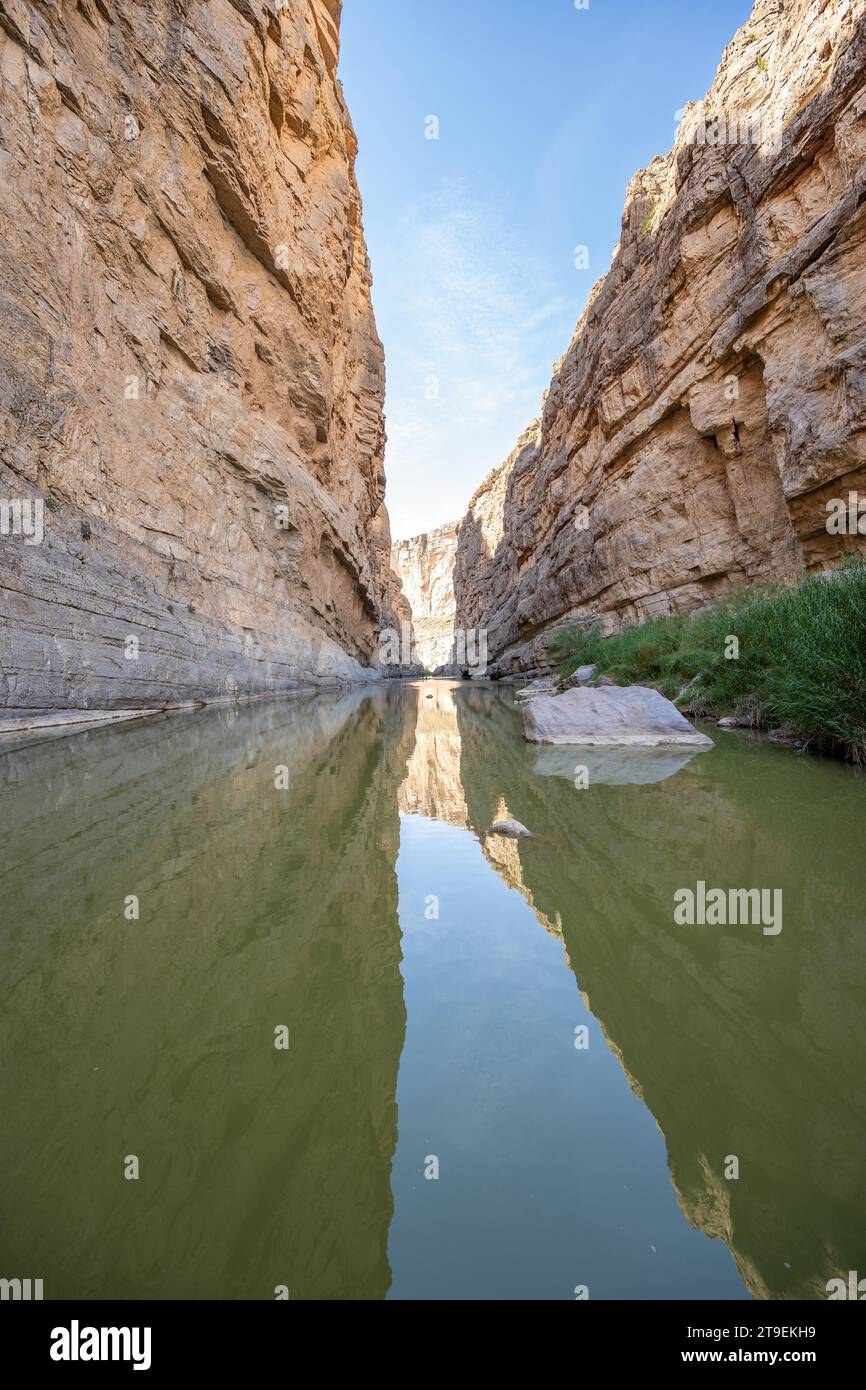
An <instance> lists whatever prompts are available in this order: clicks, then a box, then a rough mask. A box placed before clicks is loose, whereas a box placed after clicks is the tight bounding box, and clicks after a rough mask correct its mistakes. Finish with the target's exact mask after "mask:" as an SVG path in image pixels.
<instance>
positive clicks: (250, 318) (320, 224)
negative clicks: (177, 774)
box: [0, 0, 400, 712]
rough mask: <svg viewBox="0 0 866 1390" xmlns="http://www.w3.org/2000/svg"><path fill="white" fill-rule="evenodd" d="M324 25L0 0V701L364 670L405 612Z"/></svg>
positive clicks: (332, 2)
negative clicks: (392, 565)
mask: <svg viewBox="0 0 866 1390" xmlns="http://www.w3.org/2000/svg"><path fill="white" fill-rule="evenodd" d="M340 13H341V0H207V3H191V4H188V5H187V4H184V5H179V4H177V3H174V0H80V2H79V4H78V5H77V6H73V5H65V4H61V3H60V0H47V2H46V3H38V4H37V3H28V2H27V0H0V189H2V191H0V501H2V502H3V504H4V506H3V512H2V519H3V522H4V525H3V528H2V529H3V531H4V534H2V535H0V705H2V706H5V708H6V710H7V711H22V712H23V711H26V712H33V711H35V710H38V709H47V710H55V709H80V708H88V707H89V708H97V707H98V708H120V707H124V706H134V707H138V708H141V707H147V706H154V705H162V704H176V703H184V702H186V701H191V700H200V699H213V698H219V697H221V696H223V697H226V696H227V697H233V696H244V695H252V694H257V693H266V692H269V691H273V692H276V691H282V690H288V689H292V688H294V687H296V686H297V685H298V684H299V683H306V682H310V681H329V682H330V681H334V680H346V679H349V680H353V679H358V678H359V677H361V676H362V675H363V673H364V668H367V667H369V665H370V664H371V663H375V662H376V660H377V655H378V645H379V644H378V632H379V629H380V628H381V627H383V626H389V625H392V624H393V622H394V621H395V612H396V610H397V609H398V607H399V604H400V597H399V584H398V582H397V580H396V579H395V578H394V576H393V575H392V574H391V573H390V570H389V554H390V546H391V539H390V531H389V527H388V519H387V514H386V513H385V510H384V505H383V498H384V488H385V478H384V470H383V453H384V428H383V408H382V407H383V393H384V367H383V353H382V347H381V344H380V342H379V338H378V336H377V333H376V328H375V323H374V319H373V313H372V309H371V303H370V268H369V263H368V258H367V252H366V248H365V244H364V238H363V231H362V226H361V204H360V197H359V193H358V188H357V185H356V182H355V175H354V159H355V152H356V143H355V136H354V133H353V130H352V125H351V122H350V119H349V115H348V112H347V110H346V105H345V101H344V98H343V94H342V89H341V87H340V84H339V82H338V81H337V77H336V68H337V58H338V47H339V39H338V32H339V20H340ZM39 503H41V504H43V507H44V511H43V525H42V528H41V529H42V532H43V538H42V542H41V544H36V543H34V542H35V541H36V539H37V535H36V534H35V531H36V530H37V529H39V528H35V527H34V525H33V523H34V522H35V518H36V514H37V513H36V511H35V510H31V506H35V504H39ZM16 507H17V508H18V512H17V514H16V511H15V508H16ZM22 507H23V508H24V511H23V513H22ZM22 515H23V516H24V517H25V520H29V522H30V523H31V525H30V530H31V532H34V534H32V535H31V536H29V537H25V536H23V535H22V534H21V531H22V522H21V517H22Z"/></svg>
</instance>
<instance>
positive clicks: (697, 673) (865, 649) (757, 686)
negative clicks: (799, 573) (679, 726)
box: [551, 559, 866, 764]
mask: <svg viewBox="0 0 866 1390" xmlns="http://www.w3.org/2000/svg"><path fill="white" fill-rule="evenodd" d="M732 637H735V638H736V639H737V644H733V643H731V641H730V639H731V638H732ZM737 646H738V655H737V656H736V657H732V656H731V655H730V653H731V652H732V651H735V650H737ZM551 649H552V651H553V653H554V656H555V657H556V658H558V659H559V661H560V662H561V667H560V669H561V672H562V674H563V676H568V675H571V674H572V673H573V672H574V671H575V670H576V669H577V668H578V667H579V666H584V665H590V664H592V665H595V666H596V667H597V668H598V674H599V675H607V676H610V677H611V678H612V679H613V680H615V681H616V682H617V684H619V685H648V686H653V687H654V688H655V689H657V690H660V691H661V692H662V693H663V694H664V695H667V696H668V698H669V699H672V700H676V701H677V703H678V704H679V707H680V708H681V709H683V710H684V711H685V712H687V713H689V714H691V715H692V716H694V717H695V718H702V717H715V718H720V717H722V716H736V717H737V718H738V719H740V720H741V722H742V723H744V724H748V725H749V726H751V727H752V728H756V729H764V730H768V731H771V730H778V731H782V732H783V733H784V734H785V735H788V736H790V737H791V738H793V739H797V740H801V741H802V742H803V743H805V744H806V745H807V746H808V747H810V748H813V749H815V750H816V751H822V752H828V753H833V754H836V755H841V756H844V757H846V758H848V759H849V760H851V761H852V762H856V763H859V764H866V562H864V561H862V560H858V559H851V560H850V561H849V562H848V563H847V564H846V565H844V566H843V567H842V568H840V569H837V570H834V571H832V572H830V573H827V574H815V575H810V576H809V577H808V578H806V579H804V580H803V581H802V583H800V584H798V585H797V586H796V587H795V588H782V587H776V588H772V589H741V590H737V591H734V592H733V593H732V594H731V595H730V596H729V597H728V598H727V599H726V600H725V601H724V602H722V603H718V604H715V605H713V607H711V608H706V609H703V610H702V611H701V612H699V613H695V614H691V615H688V616H681V617H670V618H659V619H657V620H655V621H653V622H649V623H645V624H643V625H642V626H640V627H634V628H629V629H627V630H626V631H624V632H621V633H619V634H617V635H616V636H613V637H608V638H605V637H603V636H602V635H601V634H600V632H599V631H598V629H595V630H590V631H589V632H585V631H582V630H580V629H578V628H577V627H568V628H565V629H563V630H562V631H561V632H560V633H559V634H558V635H557V637H556V638H555V639H554V642H553V644H552V648H551Z"/></svg>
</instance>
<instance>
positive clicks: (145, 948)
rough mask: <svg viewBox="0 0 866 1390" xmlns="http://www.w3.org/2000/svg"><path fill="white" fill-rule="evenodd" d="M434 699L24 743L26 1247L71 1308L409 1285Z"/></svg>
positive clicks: (7, 798) (12, 1241)
mask: <svg viewBox="0 0 866 1390" xmlns="http://www.w3.org/2000/svg"><path fill="white" fill-rule="evenodd" d="M413 714H414V709H413V707H412V706H411V705H410V703H409V702H408V701H398V700H395V699H394V698H389V697H388V694H387V693H386V691H385V690H384V689H379V690H377V691H375V692H373V693H372V694H369V693H362V692H358V691H352V692H347V693H345V694H343V695H342V696H339V697H337V696H334V697H331V696H327V695H321V696H319V697H317V698H316V700H315V702H307V701H305V700H301V701H297V702H289V703H282V704H279V705H270V704H265V705H255V706H244V707H242V708H241V709H240V710H238V711H229V710H210V711H205V712H201V713H198V714H194V715H186V716H182V717H181V718H180V719H174V718H172V719H168V720H164V721H153V722H150V723H146V724H142V725H131V726H127V727H125V728H121V729H116V730H102V731H99V732H92V733H87V734H82V735H79V736H78V737H76V738H73V739H67V740H62V741H61V742H60V743H53V744H51V743H50V744H43V745H38V746H34V747H32V748H28V749H22V750H20V751H18V752H13V753H8V754H6V755H5V756H4V757H3V758H0V810H2V816H0V824H2V826H3V832H2V835H0V862H2V866H3V886H4V894H6V895H7V900H8V901H12V900H14V902H15V912H14V914H12V913H5V914H4V917H3V925H2V932H0V956H2V966H3V969H2V979H3V981H4V986H3V990H4V1007H3V1009H2V1011H0V1012H2V1025H0V1029H2V1045H3V1055H4V1057H5V1059H6V1064H5V1066H4V1067H3V1071H2V1080H0V1092H2V1105H3V1112H4V1115H5V1117H6V1122H5V1131H6V1137H5V1145H4V1147H5V1160H4V1165H3V1173H2V1181H0V1211H2V1225H3V1232H4V1241H3V1243H4V1259H5V1260H6V1261H7V1262H8V1263H9V1264H10V1266H11V1267H12V1268H15V1269H18V1268H21V1269H23V1270H28V1269H30V1268H31V1267H34V1268H38V1269H39V1271H40V1277H43V1278H44V1280H45V1297H46V1298H63V1297H74V1298H193V1299H204V1298H218V1299H226V1298H250V1299H265V1300H267V1299H273V1298H274V1291H275V1289H276V1287H277V1286H279V1285H285V1286H287V1287H288V1289H289V1292H290V1295H291V1298H292V1299H293V1300H294V1299H308V1298H317V1299H321V1298H324V1299H356V1298H381V1297H384V1295H385V1294H386V1292H387V1290H388V1287H389V1285H390V1271H389V1267H388V1260H387V1237H388V1228H389V1224H390V1220H391V1213H392V1205H393V1204H392V1197H391V1188H390V1165H391V1156H392V1154H393V1151H394V1147H395V1143H396V1124H397V1116H396V1104H395V1095H396V1083H397V1070H398V1064H399V1059H400V1054H401V1050H402V1046H403V1038H404V1032H405V1021H406V1018H405V1008H404V1004H403V983H402V978H401V975H400V960H401V947H400V929H399V924H398V919H397V881H396V874H395V864H396V859H397V853H398V844H399V817H398V811H397V790H398V787H399V785H400V783H401V781H402V780H403V776H404V773H405V767H406V763H407V760H408V758H409V755H410V754H411V751H412V745H413V719H412V717H413ZM277 768H285V769H287V772H288V787H287V789H286V790H278V789H277V788H276V787H275V769H277ZM133 894H134V895H136V896H137V898H138V900H139V908H140V912H139V916H138V918H137V919H135V920H129V919H127V917H126V915H125V903H126V901H127V899H128V897H129V895H133ZM280 1027H285V1028H287V1029H288V1030H289V1031H288V1043H289V1046H288V1049H287V1050H278V1049H277V1048H276V1047H275V1040H276V1037H275V1030H276V1029H278V1028H280ZM128 1155H135V1156H137V1158H138V1159H139V1163H140V1177H139V1179H138V1181H127V1180H125V1178H124V1175H123V1174H124V1160H125V1158H126V1157H127V1156H128Z"/></svg>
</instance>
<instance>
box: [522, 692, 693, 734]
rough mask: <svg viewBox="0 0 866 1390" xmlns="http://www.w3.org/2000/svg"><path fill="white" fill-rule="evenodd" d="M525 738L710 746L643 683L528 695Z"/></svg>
mask: <svg viewBox="0 0 866 1390" xmlns="http://www.w3.org/2000/svg"><path fill="white" fill-rule="evenodd" d="M523 730H524V734H525V736H526V738H527V739H528V740H529V742H530V743H569V744H574V745H585V746H588V747H596V748H611V747H620V748H663V747H676V746H678V745H679V746H682V747H692V748H712V746H713V743H712V740H711V739H709V738H707V736H706V735H705V734H701V733H699V732H698V731H697V729H694V728H693V727H692V725H691V724H690V723H689V721H688V720H687V719H686V718H685V716H684V715H682V714H680V712H679V710H678V709H677V708H676V706H675V705H674V704H672V703H671V701H670V700H667V699H665V697H664V695H660V694H659V692H658V691H657V690H650V689H647V688H646V687H645V686H641V685H632V686H627V687H625V688H623V687H621V686H608V687H605V688H603V689H583V688H581V689H576V690H567V691H566V692H565V693H564V694H563V695H556V696H548V697H544V696H542V697H539V698H538V699H536V700H532V701H531V703H530V704H529V705H528V706H527V708H526V709H525V710H524V713H523Z"/></svg>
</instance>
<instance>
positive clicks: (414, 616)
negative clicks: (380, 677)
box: [391, 524, 457, 671]
mask: <svg viewBox="0 0 866 1390" xmlns="http://www.w3.org/2000/svg"><path fill="white" fill-rule="evenodd" d="M456 554H457V526H456V524H452V525H446V526H440V527H438V529H437V530H435V531H428V532H427V534H426V535H423V536H415V537H413V539H412V540H408V541H396V542H395V543H394V548H393V550H392V552H391V565H392V568H393V570H394V572H395V574H396V575H397V576H398V577H399V579H400V581H401V582H402V586H403V589H402V592H403V597H404V599H405V601H406V603H407V604H408V606H409V609H410V610H411V621H412V632H413V641H414V650H415V653H416V656H417V659H418V661H420V662H421V663H422V665H424V666H426V667H427V669H428V670H429V671H435V670H436V669H437V668H439V667H445V666H450V665H452V664H453V663H454V660H455V632H454V609H455V602H454V578H453V576H454V561H455V557H456Z"/></svg>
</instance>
